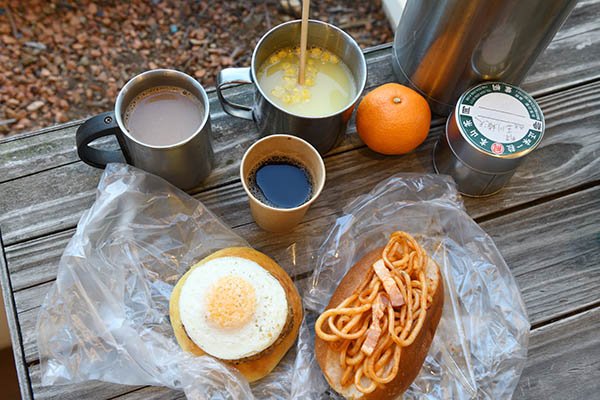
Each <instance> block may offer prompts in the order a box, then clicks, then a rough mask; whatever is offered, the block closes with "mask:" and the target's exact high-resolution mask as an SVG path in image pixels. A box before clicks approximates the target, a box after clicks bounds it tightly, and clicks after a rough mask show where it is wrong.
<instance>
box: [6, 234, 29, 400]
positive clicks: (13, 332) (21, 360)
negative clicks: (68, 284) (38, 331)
mask: <svg viewBox="0 0 600 400" xmlns="http://www.w3.org/2000/svg"><path fill="white" fill-rule="evenodd" d="M0 285H1V289H0V292H2V298H3V301H4V311H5V312H6V319H7V322H8V329H9V331H10V339H11V341H12V343H13V346H12V348H13V355H14V361H15V368H16V371H17V376H18V377H19V390H20V391H21V394H22V396H23V398H31V396H32V395H31V386H30V383H29V382H30V379H29V377H28V368H27V365H26V364H25V355H24V352H23V345H22V343H23V338H22V337H21V327H20V325H19V320H18V317H17V313H18V311H17V308H16V306H15V301H14V298H13V296H12V292H13V288H12V285H11V281H10V273H9V271H8V263H7V262H6V255H5V252H4V244H3V243H2V232H1V231H0ZM0 312H2V311H0Z"/></svg>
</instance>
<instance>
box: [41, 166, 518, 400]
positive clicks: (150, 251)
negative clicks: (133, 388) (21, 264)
mask: <svg viewBox="0 0 600 400" xmlns="http://www.w3.org/2000/svg"><path fill="white" fill-rule="evenodd" d="M398 229H401V230H406V231H409V232H411V233H413V234H415V235H417V236H418V238H419V240H420V241H421V243H422V244H423V245H424V246H425V248H426V249H427V250H428V252H429V253H430V254H431V255H432V257H434V259H435V260H436V261H437V262H438V263H439V265H440V266H441V267H442V273H443V274H444V276H445V281H444V283H445V285H446V299H445V305H444V312H443V316H442V321H441V322H440V326H439V327H438V331H437V333H436V336H435V339H434V342H433V344H432V347H431V350H430V352H429V355H428V356H427V359H426V361H425V365H424V366H423V369H422V371H421V374H420V375H419V377H418V378H417V380H416V381H415V382H414V383H413V385H412V386H411V388H410V390H409V392H408V393H407V396H406V397H408V398H427V399H446V398H453V399H470V398H482V399H484V398H490V399H495V398H507V397H509V396H510V395H511V394H512V391H513V390H514V387H515V385H516V383H517V381H518V378H519V375H520V373H521V370H522V368H523V365H524V361H525V357H526V348H527V340H528V332H529V323H528V321H527V316H526V313H525V308H524V305H523V302H522V301H521V298H520V294H519V290H518V288H517V286H516V284H515V282H514V279H513V278H512V275H511V274H510V271H509V270H508V268H507V266H506V264H505V263H504V261H503V259H502V257H501V256H500V254H499V253H498V251H497V249H496V248H495V246H494V244H493V242H492V241H491V239H490V238H489V237H488V236H487V235H486V234H485V232H483V231H482V230H481V229H480V228H479V227H478V226H477V224H475V223H474V222H473V221H472V220H471V219H470V218H469V216H468V215H467V214H466V213H465V212H464V210H463V208H462V204H461V202H460V200H459V197H458V195H457V192H456V189H455V187H454V184H453V182H452V181H451V180H450V179H449V178H445V177H440V176H434V175H402V176H397V177H393V178H390V179H389V180H387V181H385V182H382V183H381V184H380V185H378V186H377V187H376V188H375V189H374V190H373V191H372V192H371V193H369V194H367V195H364V196H361V197H359V198H357V199H356V200H354V201H353V202H351V203H350V204H349V205H348V206H347V207H346V209H345V214H344V215H343V216H342V217H340V218H339V219H338V220H337V223H336V224H335V226H334V227H333V229H332V230H331V231H330V232H329V233H328V234H326V237H325V239H324V241H323V239H320V238H319V239H315V241H314V242H312V239H310V238H307V239H306V241H305V243H296V244H295V246H291V248H292V249H293V248H295V247H297V246H301V245H304V246H307V249H308V251H307V252H306V253H307V254H314V259H306V260H300V259H297V257H296V254H293V255H292V254H290V256H289V259H287V260H277V261H279V263H280V264H281V265H282V266H283V267H284V268H286V269H287V270H288V271H293V270H296V268H297V267H298V265H300V264H301V263H313V265H315V272H314V275H313V277H312V279H311V280H310V282H309V283H308V285H307V287H304V288H300V289H304V290H301V294H303V297H304V301H305V306H306V307H308V312H307V314H306V318H305V321H303V324H302V326H301V329H300V334H299V337H298V342H297V344H296V346H295V348H292V349H291V350H290V351H289V352H288V354H287V355H286V356H285V357H284V359H283V360H282V362H281V363H280V364H279V365H278V366H277V367H276V368H275V370H274V371H273V372H272V373H271V374H269V375H268V376H267V377H265V378H264V379H262V380H261V381H259V382H258V383H256V384H253V385H249V384H248V382H247V381H246V380H245V379H244V378H243V377H242V376H241V375H240V374H239V373H237V371H236V370H235V369H232V368H229V367H227V366H225V365H224V364H222V363H220V362H219V361H216V360H214V359H212V358H210V357H193V356H190V355H188V354H186V353H184V352H183V351H181V350H180V348H179V346H178V345H177V343H176V341H175V338H174V334H173V330H172V328H171V324H170V322H169V298H170V294H171V291H172V289H173V286H174V285H175V283H176V282H177V281H178V280H179V278H180V277H181V276H182V275H183V274H184V273H185V272H186V271H187V269H188V268H189V267H190V266H192V265H193V264H194V263H195V262H196V261H199V260H200V259H202V258H204V257H205V256H207V255H208V254H210V253H212V252H214V251H216V250H218V249H221V248H224V247H230V246H247V245H248V244H247V243H246V242H245V241H244V240H243V239H242V238H240V237H239V236H237V235H236V234H235V233H233V232H232V231H231V230H230V229H229V228H228V227H227V226H225V225H224V224H223V223H222V222H221V221H219V219H218V218H217V217H215V216H214V215H213V214H212V213H211V212H210V211H208V210H207V209H206V208H205V207H204V206H203V205H202V204H201V203H200V202H198V201H197V200H195V199H193V198H192V197H190V196H188V195H187V194H186V193H184V192H182V191H180V190H178V189H177V188H175V187H173V186H171V185H170V184H168V183H167V182H166V181H164V180H162V179H160V178H158V177H155V176H153V175H150V174H147V173H144V172H142V171H140V170H137V169H135V168H133V167H130V166H126V165H123V164H110V165H109V166H108V167H107V169H106V171H105V173H104V174H103V176H102V178H101V180H100V184H99V186H98V192H97V196H96V201H95V203H94V204H93V206H92V207H91V208H90V210H88V211H87V212H86V213H84V215H83V216H82V217H81V219H80V221H79V224H78V227H77V231H76V233H75V235H74V236H73V238H72V239H71V240H70V242H69V244H68V245H67V248H66V249H65V251H64V254H63V256H62V258H61V260H60V265H59V268H58V273H57V279H56V283H55V284H54V285H53V287H52V289H51V290H50V292H49V294H48V295H47V297H46V299H45V301H44V303H43V304H42V307H41V310H40V314H39V318H38V325H37V334H38V348H39V352H40V363H41V370H42V384H44V385H50V384H66V383H76V382H82V381H86V380H90V379H97V380H102V381H107V382H114V383H120V384H130V385H158V386H167V387H170V388H174V389H180V390H184V391H185V393H186V395H187V397H188V398H189V399H194V400H195V399H226V398H227V399H251V398H257V399H287V398H298V399H311V398H329V397H331V396H332V395H333V394H332V393H331V392H329V391H328V385H327V383H326V382H325V380H324V378H323V376H322V374H321V371H320V370H319V367H318V365H317V363H316V360H315V357H314V350H313V346H314V329H313V326H314V320H315V318H316V315H317V313H318V312H319V311H321V310H322V309H323V308H324V307H325V305H326V304H327V303H328V302H329V298H330V297H331V294H332V293H333V291H334V290H335V287H336V286H337V283H338V282H339V281H340V280H341V278H342V276H343V275H344V273H345V272H346V271H347V270H348V268H349V267H350V266H352V265H353V263H354V262H355V261H356V260H358V259H359V258H360V257H361V256H362V255H363V254H364V253H365V252H366V251H368V250H369V249H371V248H373V247H374V246H377V245H382V244H383V243H385V241H386V240H387V235H389V233H390V232H392V231H394V230H398Z"/></svg>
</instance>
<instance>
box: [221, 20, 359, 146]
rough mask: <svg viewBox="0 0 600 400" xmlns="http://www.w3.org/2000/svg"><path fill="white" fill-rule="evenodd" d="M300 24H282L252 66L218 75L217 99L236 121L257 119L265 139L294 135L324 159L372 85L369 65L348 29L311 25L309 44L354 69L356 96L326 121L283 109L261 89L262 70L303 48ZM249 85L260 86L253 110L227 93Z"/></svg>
mask: <svg viewBox="0 0 600 400" xmlns="http://www.w3.org/2000/svg"><path fill="white" fill-rule="evenodd" d="M300 23H301V21H300V20H297V21H289V22H286V23H283V24H281V25H278V26H276V27H274V28H273V29H271V30H270V31H269V32H267V33H266V34H265V35H264V36H263V37H262V38H261V39H260V41H259V42H258V44H257V45H256V48H255V49H254V52H253V54H252V62H251V66H250V67H246V68H226V69H224V70H222V71H220V72H219V74H218V75H217V95H218V97H219V101H220V102H221V105H222V106H223V110H225V112H226V113H228V114H229V115H231V116H233V117H238V118H244V119H248V120H254V121H255V122H256V125H257V127H258V130H259V132H260V133H261V134H262V135H263V136H264V135H270V134H277V133H289V134H291V135H294V136H298V137H300V138H302V139H304V140H306V141H307V142H309V143H310V144H311V145H313V146H314V147H315V148H316V149H317V150H318V151H319V153H321V154H325V153H327V152H328V151H329V150H331V149H332V148H333V147H334V146H335V145H336V144H337V143H338V141H339V140H340V139H341V137H342V136H343V135H344V134H345V132H346V127H347V124H348V120H349V119H350V116H351V115H352V110H353V109H354V105H355V104H356V102H357V101H358V99H359V97H360V95H361V93H362V91H363V90H364V88H365V85H366V82H367V62H366V60H365V57H364V55H363V52H362V50H361V49H360V46H359V45H358V44H357V43H356V42H355V41H354V39H352V37H351V36H350V35H348V34H347V33H346V32H344V31H343V30H341V29H339V28H337V27H335V26H333V25H331V24H328V23H326V22H322V21H316V20H309V27H308V45H309V46H311V45H313V46H314V45H318V46H320V47H323V48H325V49H327V50H329V51H331V52H332V53H334V54H336V55H337V56H339V57H340V58H341V59H342V60H343V61H344V63H345V64H346V65H347V66H348V68H349V69H350V72H351V73H352V75H353V77H354V81H355V83H356V86H357V87H356V96H355V97H354V98H353V99H352V101H350V102H349V103H348V105H347V106H346V107H344V108H342V109H340V110H339V111H337V112H335V113H333V114H330V115H326V116H323V117H306V116H301V115H296V114H294V113H291V112H289V111H286V110H284V109H283V108H281V107H279V106H278V105H276V104H275V103H273V102H272V101H271V100H270V99H269V98H268V97H267V96H266V95H265V92H264V91H263V89H262V88H261V87H260V85H258V80H257V71H258V69H259V68H260V66H261V65H262V64H263V62H265V60H266V59H267V58H268V57H269V56H270V55H271V54H273V52H275V51H277V50H279V49H281V48H284V47H293V46H296V45H298V43H299V41H300ZM242 83H249V84H253V85H254V87H255V96H254V104H253V105H252V106H248V105H243V104H237V103H233V102H231V101H229V100H227V98H225V96H224V94H223V89H226V88H228V87H231V86H233V85H237V84H242Z"/></svg>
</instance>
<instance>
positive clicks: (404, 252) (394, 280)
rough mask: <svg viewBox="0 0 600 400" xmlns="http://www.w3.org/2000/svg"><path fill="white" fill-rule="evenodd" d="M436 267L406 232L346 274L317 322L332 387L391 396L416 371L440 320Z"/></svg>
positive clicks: (350, 393)
mask: <svg viewBox="0 0 600 400" xmlns="http://www.w3.org/2000/svg"><path fill="white" fill-rule="evenodd" d="M443 299H444V289H443V284H442V279H441V276H440V271H439V267H438V266H437V264H436V263H435V262H434V261H433V260H431V259H430V258H429V256H428V255H427V253H426V252H425V250H423V248H422V247H421V246H420V245H419V243H417V241H416V240H415V239H414V238H413V237H412V236H411V235H409V234H408V233H406V232H401V231H398V232H394V233H393V234H392V235H391V237H390V240H389V242H388V244H387V245H386V246H385V247H384V248H379V249H376V250H374V251H372V252H370V253H368V254H367V255H366V256H365V257H363V258H362V259H361V260H360V261H358V262H357V263H356V264H355V265H354V266H353V267H352V268H351V269H350V270H349V271H348V273H347V274H346V276H344V278H343V279H342V281H341V282H340V284H339V286H338V288H337V289H336V291H335V292H334V294H333V296H332V298H331V300H330V302H329V305H328V306H327V308H326V309H325V311H324V312H323V313H322V314H321V315H320V316H319V318H318V319H317V322H316V324H315V331H316V334H317V337H316V341H315V352H316V356H317V361H318V362H319V366H320V367H321V370H322V371H323V374H324V375H325V378H326V379H327V381H328V382H329V384H330V386H331V387H332V388H333V389H334V390H335V391H337V392H338V393H340V394H341V395H343V396H344V397H346V398H348V399H392V398H396V397H397V396H398V395H400V394H401V393H403V392H404V391H406V389H408V387H409V386H410V384H411V383H412V382H413V380H414V379H415V378H416V377H417V375H418V373H419V371H420V369H421V367H422V365H423V361H424V360H425V356H426V355H427V352H428V351H429V347H430V346H431V342H432V340H433V336H434V334H435V330H436V328H437V325H438V323H439V320H440V317H441V314H442V308H443Z"/></svg>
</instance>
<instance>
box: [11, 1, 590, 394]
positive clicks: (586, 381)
mask: <svg viewBox="0 0 600 400" xmlns="http://www.w3.org/2000/svg"><path fill="white" fill-rule="evenodd" d="M599 18H600V0H594V1H579V2H578V4H577V6H576V8H575V10H574V11H573V13H572V15H571V16H570V17H569V19H568V20H567V21H566V23H565V24H564V26H563V27H562V28H561V30H560V31H559V32H558V34H557V35H556V37H555V39H554V40H553V41H552V43H551V44H550V46H549V47H548V49H547V50H546V51H545V52H544V53H543V54H542V56H541V57H540V58H539V59H538V61H537V62H536V63H535V65H534V66H533V68H532V69H531V71H530V73H529V74H528V76H527V79H526V81H525V82H524V84H523V87H524V88H525V89H526V90H528V91H529V92H531V93H532V94H534V95H535V96H536V99H537V100H538V102H539V103H540V106H541V107H542V110H543V112H544V115H545V118H546V134H545V137H544V139H543V141H542V144H541V146H540V147H539V148H538V149H536V151H535V152H533V153H532V154H531V155H530V156H529V157H528V158H527V159H526V160H525V161H524V163H523V164H522V165H521V166H520V167H519V169H518V170H517V172H516V174H515V175H514V177H513V178H512V180H511V181H510V182H509V184H508V185H507V187H506V188H505V189H503V190H502V191H501V192H500V193H499V194H497V195H495V196H492V197H489V198H484V199H472V198H465V199H464V201H465V206H466V208H467V211H468V213H469V214H470V215H471V216H472V217H473V218H475V220H476V221H477V222H478V223H479V224H480V225H481V226H482V228H483V229H484V230H485V231H486V232H487V233H488V234H489V235H490V236H491V237H492V238H493V239H494V241H495V243H496V245H497V247H498V248H499V250H500V252H501V253H502V255H503V256H504V258H505V260H506V262H507V264H508V265H509V267H510V268H511V270H512V272H513V274H514V276H515V278H516V281H517V284H518V285H519V288H520V290H521V292H522V296H523V299H524V301H525V304H526V307H527V311H528V314H529V318H530V322H531V323H532V326H533V330H532V336H531V341H530V349H529V357H528V361H527V367H526V368H525V371H524V372H523V375H522V379H521V382H520V383H519V386H518V389H517V391H516V393H515V396H514V397H515V398H540V399H587V398H594V396H595V395H596V394H597V393H598V391H599V390H600V376H599V375H600V373H599V371H600V368H598V360H599V359H600V336H599V335H598V334H597V332H598V330H599V329H600V308H599V307H600V255H599V254H600V252H599V251H598V250H600V185H599V183H600V24H598V20H599ZM366 56H367V60H368V68H369V78H368V83H367V87H368V88H372V87H375V86H377V85H379V84H381V83H385V82H389V81H393V80H394V77H393V74H392V71H391V64H390V62H391V47H390V45H389V44H388V45H382V46H378V47H377V48H374V49H371V50H369V51H367V54H366ZM228 96H231V97H233V100H235V101H238V102H242V103H249V102H250V101H251V98H252V92H251V89H250V88H249V87H248V86H240V87H236V88H233V89H230V90H229V91H228ZM209 98H210V109H211V118H212V123H213V131H214V134H215V138H214V146H215V150H216V158H217V165H216V167H215V170H214V172H213V174H211V176H210V178H209V179H208V180H207V181H206V182H205V183H204V184H203V185H202V186H201V187H199V188H197V189H196V190H194V191H192V195H193V196H194V197H195V198H197V199H199V200H201V201H202V202H203V203H204V204H205V205H206V206H207V207H209V208H210V209H211V210H212V211H213V212H215V213H216V214H217V215H218V216H220V217H221V218H222V219H223V220H224V221H225V223H226V224H228V225H230V226H232V227H233V228H234V230H235V231H236V232H237V233H238V234H240V235H242V236H243V237H244V238H246V239H247V240H248V241H249V242H250V243H251V244H252V245H253V246H254V247H256V248H257V249H259V250H261V251H264V252H265V253H267V254H269V255H271V256H273V257H274V258H275V259H276V260H278V261H280V263H281V264H282V266H283V267H284V268H285V269H286V270H287V271H288V272H289V273H290V275H292V276H294V277H296V278H297V280H298V283H299V284H303V282H305V281H306V279H307V277H308V276H309V274H310V271H311V268H312V264H311V263H310V257H311V256H312V255H313V254H314V252H315V249H316V248H317V246H318V244H319V240H320V238H321V237H322V235H323V234H324V233H325V232H326V231H328V230H329V229H330V227H331V226H332V225H333V224H334V223H335V220H336V218H338V217H339V216H341V215H342V207H343V206H344V205H345V204H346V203H347V202H348V201H349V200H350V199H352V198H354V197H356V196H357V195H360V194H362V193H365V192H368V191H369V190H370V189H372V188H373V187H374V186H375V185H376V184H377V183H378V182H380V181H381V180H383V179H385V178H387V177H389V176H391V175H394V174H397V173H401V172H419V173H428V172H432V171H433V169H432V161H431V151H432V146H433V144H434V143H435V141H436V140H437V139H438V137H439V135H440V134H441V133H442V131H443V128H444V122H445V119H444V118H439V117H438V118H434V120H433V121H432V128H431V132H430V135H429V137H428V139H427V140H426V142H425V143H424V144H423V145H421V146H420V147H419V148H418V149H417V151H415V152H413V153H411V154H409V155H406V156H403V157H384V156H380V155H377V154H375V153H373V152H371V151H370V150H369V149H367V148H366V147H365V146H364V145H363V144H362V143H361V141H360V140H359V139H358V137H357V135H356V132H355V127H354V123H353V122H351V124H350V127H349V130H348V133H347V135H346V136H345V137H344V140H343V141H342V143H341V144H340V146H338V147H337V148H335V149H334V150H333V151H332V152H330V153H329V154H328V155H327V156H326V157H325V163H326V168H327V174H328V177H327V179H328V181H327V184H326V186H325V189H324V191H323V193H322V195H321V197H320V198H319V199H318V200H317V201H316V202H315V204H314V205H313V206H312V207H311V209H310V210H309V212H308V214H307V215H306V218H305V220H304V221H303V222H302V224H301V225H300V226H299V227H298V228H297V229H296V230H294V231H293V232H292V233H289V234H285V235H275V236H274V235H271V234H268V233H265V232H263V231H261V230H260V229H258V228H257V227H256V225H255V224H254V223H253V221H252V219H251V216H250V213H249V209H248V205H247V199H246V196H245V194H244V192H243V189H242V188H241V185H240V183H239V179H238V167H239V159H240V158H241V155H242V154H243V152H244V151H245V149H246V148H247V147H248V146H249V145H250V143H252V142H253V141H254V140H256V138H257V137H258V133H257V132H256V128H255V126H254V125H253V123H252V122H249V121H243V120H240V119H235V118H231V117H228V116H227V115H226V114H224V112H223V110H222V108H221V107H220V105H219V104H218V101H217V100H216V95H215V93H214V91H213V90H209ZM80 123H81V121H74V122H71V123H69V124H65V125H62V126H58V127H53V128H48V129H45V130H43V131H41V132H36V133H32V134H27V135H23V136H20V137H14V138H13V137H11V138H8V139H5V140H2V141H0V229H1V231H0V238H1V239H2V240H3V244H2V257H0V270H1V273H0V278H1V279H0V280H1V283H2V289H3V293H4V300H5V303H6V308H7V314H8V317H9V324H10V325H11V334H12V340H13V344H14V352H15V358H16V361H17V370H18V373H19V376H20V385H21V391H22V395H23V396H24V398H27V399H30V398H33V397H35V398H36V399H37V398H40V399H81V398H85V399H87V398H94V399H95V398H97V399H108V398H120V399H173V398H175V399H179V398H185V396H184V395H183V393H181V392H177V391H172V390H169V389H166V388H156V387H136V386H124V385H115V384H109V383H103V382H85V383H80V384H75V385H68V386H54V387H42V386H41V385H40V368H39V361H38V354H37V345H36V336H35V323H36V318H37V313H38V311H39V307H40V305H41V303H42V301H43V299H44V296H45V295H46V293H47V291H48V290H49V288H50V287H51V285H52V284H53V282H54V279H55V278H56V271H57V267H58V261H59V258H60V255H61V254H62V251H63V250H64V248H65V246H66V244H67V242H68V241H69V239H70V238H71V236H72V235H73V233H74V229H75V226H76V224H77V221H78V220H79V218H80V216H81V214H82V213H83V212H84V211H85V210H86V209H87V208H88V207H89V206H90V205H91V204H92V202H93V201H94V198H95V192H96V186H97V183H98V179H99V177H100V174H101V171H99V170H96V169H94V168H91V167H88V166H87V165H85V164H84V163H82V162H81V161H79V159H78V158H77V154H76V151H75V145H74V134H75V131H76V129H77V127H78V126H79V124H80ZM104 145H107V146H111V145H112V144H111V143H110V141H108V142H107V143H105V144H104ZM292 250H293V251H295V252H296V256H297V258H298V260H304V262H300V263H297V264H295V265H292V264H291V263H289V262H288V261H287V260H289V256H288V254H289V252H290V251H292Z"/></svg>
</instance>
